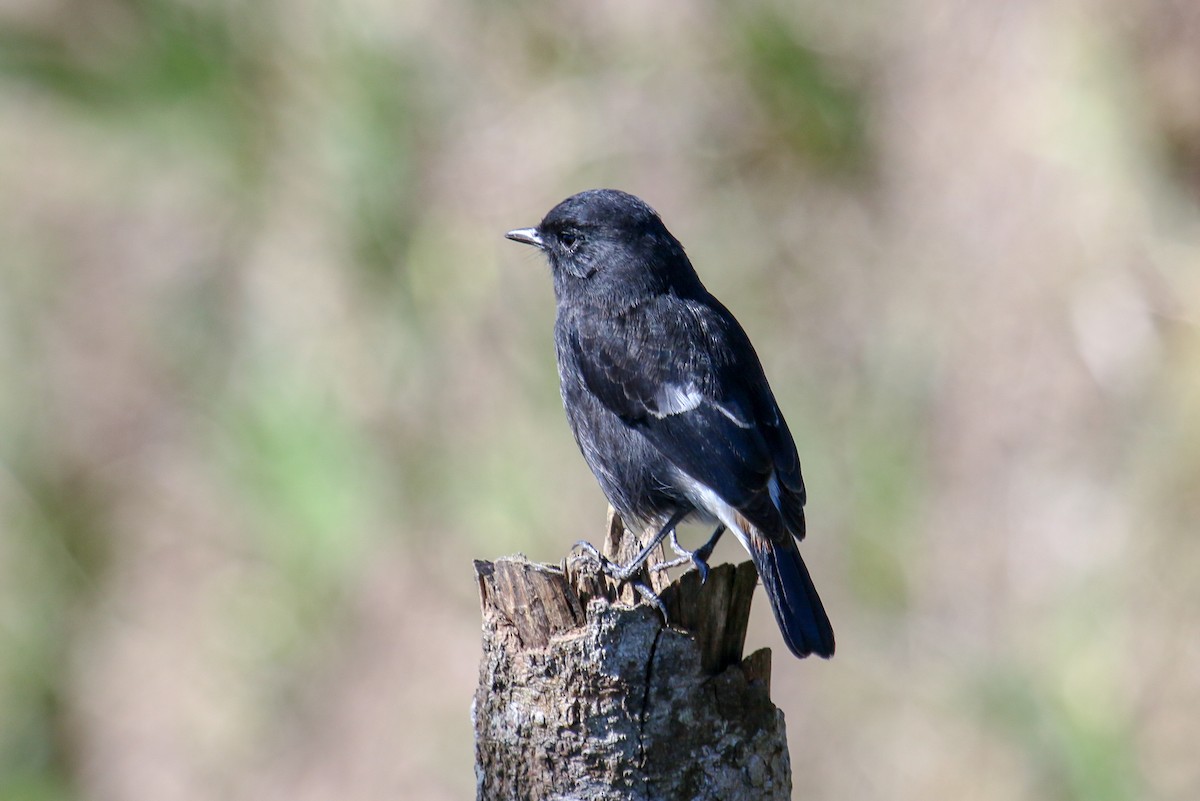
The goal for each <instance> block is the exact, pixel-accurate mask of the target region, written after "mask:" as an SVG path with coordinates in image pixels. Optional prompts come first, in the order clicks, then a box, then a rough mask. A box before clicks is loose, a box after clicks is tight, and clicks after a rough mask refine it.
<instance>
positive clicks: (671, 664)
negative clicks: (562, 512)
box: [472, 524, 791, 801]
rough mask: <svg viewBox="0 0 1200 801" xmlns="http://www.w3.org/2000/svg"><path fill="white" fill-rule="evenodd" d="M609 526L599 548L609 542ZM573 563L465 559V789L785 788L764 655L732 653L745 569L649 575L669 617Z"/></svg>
mask: <svg viewBox="0 0 1200 801" xmlns="http://www.w3.org/2000/svg"><path fill="white" fill-rule="evenodd" d="M617 525H619V524H617ZM616 527H617V526H614V528H616ZM613 533H614V532H613V531H612V530H611V529H610V538H609V542H608V543H607V544H606V545H607V547H606V550H610V551H611V550H617V549H618V547H617V544H618V542H619V541H620V537H619V532H617V536H616V537H614V536H612V535H613ZM627 539H628V538H627ZM581 564H584V563H582V562H580V561H575V562H572V563H571V564H569V565H563V566H561V567H553V566H547V565H538V564H533V563H531V562H528V561H527V560H525V559H524V557H512V558H507V559H500V560H497V561H496V562H494V563H492V562H476V563H475V572H476V577H477V579H478V581H479V591H480V599H481V605H482V608H483V659H482V661H481V663H480V669H479V688H478V690H477V691H476V694H475V701H474V704H473V706H472V717H473V719H474V723H475V775H476V786H477V797H478V798H479V799H481V801H493V799H521V801H526V799H580V801H609V800H610V799H612V800H614V801H615V799H638V800H639V801H641V800H644V801H651V799H718V798H719V799H726V800H728V799H734V800H735V801H736V800H737V799H751V798H753V799H787V798H790V796H791V768H790V764H789V761H788V752H787V740H786V737H785V733H784V724H783V713H782V712H780V711H779V710H778V709H776V708H775V706H774V705H772V703H771V699H770V687H769V685H770V670H771V652H770V651H769V650H768V649H765V648H764V649H761V650H759V651H756V652H755V653H753V654H751V655H750V656H749V657H747V658H745V659H742V646H743V643H744V640H745V636H746V624H747V620H748V618H749V614H750V601H751V598H752V596H753V593H754V587H755V584H756V583H757V574H756V573H755V571H754V567H753V566H752V565H751V564H750V563H749V562H745V563H743V564H741V565H739V566H737V567H734V566H733V565H720V566H718V567H715V568H713V569H712V571H711V573H710V574H709V578H708V581H707V582H706V583H705V584H704V585H701V584H700V581H699V577H698V575H697V574H696V573H695V572H694V571H690V572H688V573H685V574H684V575H683V576H681V577H680V579H679V580H677V581H676V582H674V583H672V584H670V585H669V586H667V587H665V588H662V591H661V595H662V599H663V601H664V602H665V603H666V605H667V608H668V611H669V616H670V621H671V625H670V626H667V625H665V624H664V623H663V620H662V615H661V614H660V613H659V611H658V610H657V608H655V607H654V606H651V605H649V604H646V603H637V604H630V603H627V602H623V601H622V600H621V598H620V591H621V589H622V588H617V587H615V586H613V584H612V583H611V582H610V581H609V580H608V579H607V577H605V576H601V575H597V574H595V573H594V572H591V571H581V570H580V566H581ZM624 589H626V590H627V589H628V588H627V587H626V588H624ZM656 589H659V588H656Z"/></svg>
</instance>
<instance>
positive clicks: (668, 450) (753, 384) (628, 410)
mask: <svg viewBox="0 0 1200 801" xmlns="http://www.w3.org/2000/svg"><path fill="white" fill-rule="evenodd" d="M571 347H572V349H573V350H574V354H573V355H574V356H575V358H576V360H577V362H578V364H579V366H580V370H581V372H582V374H583V379H584V383H585V385H586V386H587V388H588V389H589V390H590V391H591V392H592V394H594V395H595V396H596V397H597V398H598V399H599V400H600V402H601V403H602V404H604V406H605V407H606V408H608V409H609V410H610V411H612V412H613V413H614V414H616V415H617V416H618V417H620V418H621V419H622V420H623V421H625V422H626V423H627V424H628V425H630V426H633V427H635V428H637V429H638V430H639V431H641V432H642V433H643V434H644V435H645V436H646V438H647V439H648V440H650V442H651V443H652V444H654V446H655V447H656V448H658V450H659V451H660V452H661V453H662V454H663V455H664V456H666V457H667V459H669V460H670V461H671V462H672V463H673V464H674V465H675V466H676V467H677V468H679V469H680V470H681V471H682V472H684V473H685V474H687V475H688V476H690V477H691V478H693V479H694V480H696V481H698V482H700V483H701V484H703V485H704V486H706V487H708V488H709V489H711V490H712V491H714V492H716V493H717V495H718V496H720V498H721V499H722V500H723V501H725V502H726V503H728V504H729V505H730V506H733V507H734V508H736V509H739V510H741V511H743V513H745V514H746V516H747V517H748V518H749V519H751V521H752V522H756V524H759V525H765V521H764V523H758V522H757V521H756V520H755V518H761V517H763V516H766V517H768V518H770V517H774V515H771V514H770V509H769V508H767V506H764V504H767V505H769V506H773V507H775V508H776V509H778V511H779V513H780V515H782V518H783V521H784V523H785V525H786V528H787V529H788V530H789V531H791V532H792V533H793V534H794V535H796V536H797V537H801V536H803V532H804V511H803V506H804V482H803V480H802V478H801V476H800V461H799V458H798V457H797V455H796V447H795V444H794V443H793V442H792V438H791V434H790V433H789V432H788V429H787V424H786V423H785V422H784V419H783V415H782V414H781V413H780V411H779V407H778V405H777V404H776V403H775V399H774V397H773V396H772V394H771V390H770V387H769V386H768V384H767V381H766V378H765V376H764V375H763V372H762V367H761V365H760V364H759V361H758V356H757V355H756V354H755V353H754V349H753V347H752V346H751V345H750V341H749V339H748V338H747V337H746V335H745V333H744V332H743V331H742V329H741V326H739V325H738V323H737V321H736V320H734V318H733V316H732V315H730V314H729V312H728V311H726V310H725V308H724V307H722V306H721V305H720V304H719V303H718V302H717V301H716V300H715V299H712V298H711V297H710V298H708V299H707V300H706V301H705V302H701V301H695V300H683V299H680V298H677V297H674V296H664V297H660V298H656V299H654V300H651V301H648V302H646V303H644V304H641V305H639V306H638V307H635V308H634V309H631V310H629V311H628V312H626V313H624V314H622V315H618V316H616V317H613V318H607V319H596V320H592V321H590V322H589V324H588V326H587V327H586V328H579V329H577V332H576V334H575V336H574V337H572V339H571ZM771 528H774V526H772V527H771Z"/></svg>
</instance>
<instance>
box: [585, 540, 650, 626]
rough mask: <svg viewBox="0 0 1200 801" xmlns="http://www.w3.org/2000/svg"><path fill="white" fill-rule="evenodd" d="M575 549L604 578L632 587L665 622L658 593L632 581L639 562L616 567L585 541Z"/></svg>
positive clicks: (639, 564) (643, 584)
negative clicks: (596, 568)
mask: <svg viewBox="0 0 1200 801" xmlns="http://www.w3.org/2000/svg"><path fill="white" fill-rule="evenodd" d="M575 548H577V549H579V550H581V551H583V552H584V553H586V554H587V555H588V556H589V557H591V559H592V560H594V561H595V562H596V565H597V566H598V567H599V569H600V571H601V572H602V573H604V574H605V575H606V576H610V577H611V578H612V579H614V580H615V581H617V582H621V583H628V584H629V586H631V587H633V589H634V590H635V591H636V592H637V594H638V595H640V596H641V597H642V599H643V600H645V601H647V602H648V603H650V604H653V605H654V606H655V607H656V608H657V609H658V611H659V612H660V613H661V614H662V617H663V621H664V622H667V620H668V618H667V605H666V604H665V603H663V600H662V598H660V597H658V593H656V592H655V591H654V590H652V589H650V587H648V586H647V585H646V584H645V583H643V582H641V581H633V580H632V579H633V577H634V576H635V575H637V573H638V571H639V570H640V569H641V567H642V563H641V562H638V561H637V560H634V561H633V562H631V563H630V564H627V565H618V564H617V563H616V562H614V561H613V560H611V559H609V558H608V557H607V556H605V555H604V554H602V553H601V552H600V549H599V548H597V547H596V546H595V545H592V544H591V543H590V542H588V541H587V540H580V541H579V542H577V543H575ZM643 561H644V560H643ZM650 569H651V570H654V569H655V568H653V567H651V568H650Z"/></svg>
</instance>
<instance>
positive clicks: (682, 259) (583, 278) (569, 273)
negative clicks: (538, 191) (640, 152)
mask: <svg viewBox="0 0 1200 801" xmlns="http://www.w3.org/2000/svg"><path fill="white" fill-rule="evenodd" d="M505 236H507V237H508V238H509V239H512V240H514V241H516V242H523V243H525V244H527V245H533V246H534V247H536V248H538V249H540V250H542V251H543V252H544V253H545V254H546V256H547V258H548V259H549V260H550V269H551V272H552V273H553V275H554V290H555V294H556V295H557V297H558V299H559V301H560V302H561V301H563V300H564V299H567V298H572V299H583V298H591V299H594V300H598V301H601V302H605V303H608V304H614V303H615V304H621V303H626V304H630V305H631V304H632V303H636V302H637V301H638V300H641V299H642V298H644V297H646V296H652V295H655V294H662V293H664V292H669V291H674V292H676V293H679V294H689V293H691V292H694V291H696V290H697V289H700V290H702V289H703V287H701V285H700V280H699V279H698V278H697V277H696V273H695V271H694V270H693V269H692V265H691V263H690V262H688V258H687V255H686V254H685V253H684V252H683V246H682V245H680V244H679V240H677V239H676V238H675V237H674V236H672V235H671V232H670V231H668V230H667V228H666V226H665V225H663V223H662V220H661V219H659V216H658V214H657V213H656V212H655V211H654V209H652V208H650V206H648V205H646V203H645V202H644V201H642V200H641V199H640V198H637V197H634V196H633V195H630V194H627V193H625V192H620V191H618V190H616V189H591V190H588V191H586V192H580V193H579V194H577V195H572V196H571V197H569V198H567V199H566V200H564V201H563V202H562V203H559V204H558V205H557V206H555V207H554V208H553V209H551V210H550V212H549V213H548V214H547V215H546V216H545V218H544V219H543V220H542V221H541V222H540V223H539V224H538V225H537V227H536V228H521V229H518V230H515V231H509V232H508V233H507V234H505Z"/></svg>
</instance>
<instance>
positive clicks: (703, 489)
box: [679, 472, 750, 551]
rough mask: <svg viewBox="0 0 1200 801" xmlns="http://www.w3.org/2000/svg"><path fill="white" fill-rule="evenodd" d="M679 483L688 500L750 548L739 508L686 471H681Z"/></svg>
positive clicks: (743, 545)
mask: <svg viewBox="0 0 1200 801" xmlns="http://www.w3.org/2000/svg"><path fill="white" fill-rule="evenodd" d="M679 483H680V486H681V487H682V488H683V491H684V493H685V494H686V495H687V498H688V500H689V501H691V502H692V504H693V505H694V506H695V507H696V508H697V509H698V510H700V511H702V512H704V513H707V514H708V515H709V516H711V517H715V518H716V519H717V520H720V521H721V522H722V523H724V524H725V527H726V528H728V529H729V530H730V531H732V532H733V533H734V536H736V537H737V538H738V541H739V542H741V543H742V547H743V548H745V549H746V550H747V551H749V550H750V544H749V538H748V537H747V536H746V532H745V531H742V528H741V526H739V525H738V522H737V513H738V512H737V509H734V508H733V507H732V506H730V505H729V504H727V503H725V501H723V500H721V496H719V495H717V493H716V492H714V491H713V490H712V488H711V487H707V486H705V485H704V484H701V483H700V482H699V481H697V480H696V479H694V478H692V477H691V476H689V475H687V474H685V473H682V472H681V473H679Z"/></svg>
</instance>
